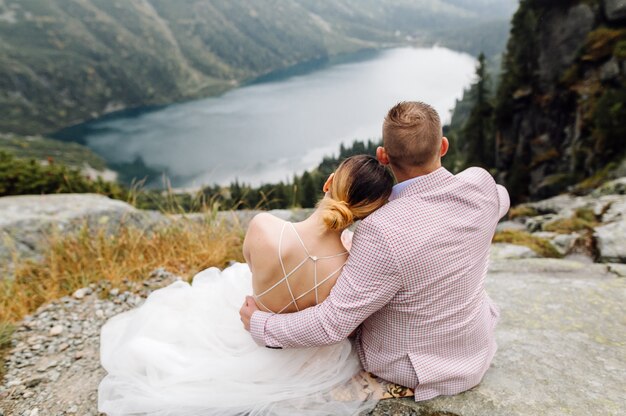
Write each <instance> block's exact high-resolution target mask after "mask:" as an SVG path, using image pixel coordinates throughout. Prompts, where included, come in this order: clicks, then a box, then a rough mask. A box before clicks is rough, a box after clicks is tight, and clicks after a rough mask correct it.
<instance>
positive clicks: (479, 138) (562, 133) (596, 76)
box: [448, 0, 626, 201]
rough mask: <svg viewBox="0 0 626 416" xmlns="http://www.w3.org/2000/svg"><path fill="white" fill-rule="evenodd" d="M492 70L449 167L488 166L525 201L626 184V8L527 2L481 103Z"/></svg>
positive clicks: (610, 2)
mask: <svg viewBox="0 0 626 416" xmlns="http://www.w3.org/2000/svg"><path fill="white" fill-rule="evenodd" d="M484 69H485V68H482V69H481V68H479V69H478V71H477V73H478V75H479V76H478V77H477V82H476V84H475V85H474V86H473V87H472V88H471V89H470V90H469V91H468V93H467V94H466V98H465V100H464V101H462V102H460V103H459V105H458V106H457V110H456V111H455V116H453V123H452V126H451V127H450V129H449V131H448V133H449V134H450V135H451V136H452V137H454V138H455V139H456V141H455V143H454V144H455V146H456V147H455V148H453V149H454V150H457V153H453V154H452V155H451V158H449V160H448V165H449V166H456V167H458V168H463V167H464V166H466V165H468V164H477V163H478V164H482V165H483V166H484V167H486V168H489V169H491V170H492V171H493V173H495V174H497V175H498V177H499V180H500V181H501V182H503V183H505V184H506V185H507V186H508V188H509V190H510V193H511V195H513V196H514V199H515V200H517V201H522V200H527V199H538V198H545V197H548V196H552V195H555V194H557V193H560V192H563V191H566V190H572V191H574V192H578V193H584V192H587V191H589V190H591V189H593V188H594V187H595V186H597V185H599V184H600V183H602V182H603V181H604V180H606V179H611V178H614V177H618V176H623V175H626V151H625V150H624V149H625V148H624V140H625V138H626V125H625V124H624V120H626V3H624V2H623V1H618V0H559V1H552V2H546V1H540V0H522V2H521V4H520V7H519V10H518V11H517V12H516V13H515V15H514V17H513V20H512V23H511V34H510V37H509V41H508V46H507V49H506V52H505V55H504V58H503V63H502V73H501V76H500V79H499V82H498V85H497V87H496V88H495V90H496V92H495V94H492V95H491V96H488V95H490V94H488V93H487V94H483V95H482V98H480V99H479V98H478V95H477V94H476V91H477V89H478V88H479V87H480V88H482V89H483V90H484V89H485V88H486V90H487V91H491V90H492V88H491V87H489V84H490V80H489V76H488V75H487V74H486V72H485V71H484ZM492 75H493V74H492ZM491 78H492V80H491V81H493V76H492V77H491ZM491 85H493V83H491ZM461 119H464V121H463V122H461ZM450 159H452V160H450Z"/></svg>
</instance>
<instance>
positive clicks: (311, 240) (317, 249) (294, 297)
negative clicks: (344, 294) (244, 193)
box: [244, 214, 348, 313]
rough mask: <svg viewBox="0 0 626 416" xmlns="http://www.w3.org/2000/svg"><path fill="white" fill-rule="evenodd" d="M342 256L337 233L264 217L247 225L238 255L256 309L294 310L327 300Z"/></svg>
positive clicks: (340, 266) (255, 219)
mask: <svg viewBox="0 0 626 416" xmlns="http://www.w3.org/2000/svg"><path fill="white" fill-rule="evenodd" d="M347 255H348V253H347V251H346V249H345V248H344V246H343V245H342V243H341V238H340V235H339V234H338V233H326V234H323V235H319V234H317V233H315V232H311V229H310V228H307V227H305V226H303V225H302V223H298V224H292V223H289V222H285V221H283V220H281V219H279V218H276V217H274V216H272V215H270V214H260V215H258V216H256V217H255V218H254V220H253V221H252V222H251V223H250V228H249V230H248V233H247V234H246V239H245V241H244V256H245V257H246V261H247V262H248V265H249V267H250V270H251V272H252V287H253V290H254V296H255V299H256V300H257V304H258V306H259V308H261V309H263V310H265V311H268V312H274V313H288V312H296V311H299V310H302V309H305V308H308V307H311V306H314V305H316V304H317V303H319V302H322V301H323V300H324V299H326V297H328V295H329V293H330V290H331V289H332V287H333V286H334V284H335V282H336V280H337V277H338V276H339V275H340V273H341V269H342V268H343V265H344V264H345V262H346V260H347V257H348V256H347Z"/></svg>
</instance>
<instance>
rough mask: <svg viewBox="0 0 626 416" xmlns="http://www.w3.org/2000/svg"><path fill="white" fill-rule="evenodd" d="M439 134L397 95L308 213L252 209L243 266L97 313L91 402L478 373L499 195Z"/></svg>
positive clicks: (132, 406) (124, 408) (461, 380)
mask: <svg viewBox="0 0 626 416" xmlns="http://www.w3.org/2000/svg"><path fill="white" fill-rule="evenodd" d="M442 136H443V135H442V128H441V123H440V119H439V116H438V115H437V113H436V111H435V110H434V109H433V108H432V107H431V106H429V105H427V104H424V103H420V102H402V103H400V104H398V105H396V106H395V107H393V108H392V109H391V110H390V111H389V113H388V114H387V117H386V118H385V121H384V124H383V147H379V148H378V149H377V154H376V158H374V157H371V156H364V155H363V156H354V157H351V158H348V159H346V160H345V161H343V162H342V163H341V165H340V166H339V167H338V168H337V170H336V171H335V172H334V173H333V174H332V175H330V177H329V178H328V180H327V181H326V183H325V184H324V187H323V192H324V197H323V198H322V199H321V200H320V201H319V204H318V206H317V209H316V210H315V212H314V213H313V214H312V215H311V216H310V217H309V218H307V219H306V220H304V221H302V222H299V223H295V224H294V223H291V222H286V221H283V220H281V219H278V218H276V217H273V216H271V215H269V214H260V215H258V216H257V217H255V218H254V219H253V221H252V222H251V224H250V226H249V229H248V232H247V234H246V238H245V241H244V247H243V250H244V257H245V258H246V262H247V263H246V264H234V265H232V266H230V267H228V268H226V269H224V270H223V271H220V270H218V269H216V268H210V269H207V270H204V271H202V272H200V273H198V274H197V275H196V276H195V277H194V279H193V282H192V284H191V285H190V284H188V283H185V282H176V283H173V284H172V285H170V286H168V287H165V288H163V289H160V290H157V291H155V292H154V293H152V294H151V295H150V296H149V297H148V299H147V300H146V302H145V303H144V304H143V305H141V306H140V307H138V308H136V309H135V310H132V311H130V312H126V313H123V314H121V315H118V316H116V317H113V318H112V319H111V320H109V322H107V324H106V325H105V326H104V327H103V329H102V335H101V359H102V365H103V366H104V368H105V369H106V370H107V372H108V375H107V376H106V377H105V378H104V380H103V381H102V382H101V384H100V388H99V410H100V411H102V412H104V413H107V414H109V415H111V416H113V415H132V414H147V415H209V414H210V415H244V414H252V415H262V414H263V415H266V414H267V415H270V414H271V415H282V414H285V415H328V414H354V413H356V412H359V411H362V410H365V409H370V408H372V407H373V405H375V403H376V401H377V400H379V399H381V398H384V397H388V396H393V395H395V396H405V395H414V397H415V400H426V399H430V398H433V397H435V396H438V395H452V394H456V393H459V392H462V391H465V390H467V389H469V388H471V387H473V386H475V385H477V384H478V383H479V382H480V380H481V378H482V377H483V375H484V373H485V371H487V368H488V367H489V365H490V363H491V360H492V358H493V356H494V353H495V351H496V343H495V339H494V328H495V325H496V321H497V319H498V309H497V307H496V306H495V305H494V304H493V302H492V301H491V299H490V298H489V296H488V295H487V294H486V292H485V289H484V279H485V275H486V272H487V266H488V259H489V249H490V243H491V239H492V236H493V233H494V231H495V228H496V224H497V223H498V220H499V219H500V218H501V217H502V216H503V215H504V214H505V213H506V212H507V211H508V208H509V197H508V194H507V192H506V190H505V189H504V188H503V187H501V186H499V185H496V183H495V182H494V180H493V178H492V177H491V176H490V174H489V173H488V172H486V171H485V170H483V169H480V168H470V169H467V170H465V171H463V172H461V173H459V174H457V175H453V174H452V173H450V172H449V171H447V170H446V169H445V168H443V167H442V166H441V158H442V156H444V155H445V154H446V152H447V150H448V140H447V139H446V138H445V137H442ZM394 177H395V181H396V182H397V183H396V184H395V185H394ZM355 220H361V221H360V223H359V224H358V226H357V228H356V231H355V232H354V235H353V237H352V236H351V234H349V233H348V232H347V231H345V230H346V229H347V227H349V226H350V225H351V224H352V223H353V222H354V221H355ZM344 231H345V232H344ZM246 295H250V296H247V297H246ZM244 297H245V302H244V304H243V306H241V301H242V299H243V298H244ZM240 306H241V308H240ZM238 310H239V314H237V311H238ZM242 323H243V325H242ZM248 331H249V332H250V333H248ZM250 335H251V336H250ZM401 386H406V387H401Z"/></svg>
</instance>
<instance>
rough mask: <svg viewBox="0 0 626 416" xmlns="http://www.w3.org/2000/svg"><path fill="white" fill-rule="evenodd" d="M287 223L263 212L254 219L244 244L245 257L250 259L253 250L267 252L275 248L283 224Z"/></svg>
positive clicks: (249, 226)
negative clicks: (266, 250)
mask: <svg viewBox="0 0 626 416" xmlns="http://www.w3.org/2000/svg"><path fill="white" fill-rule="evenodd" d="M284 222H285V221H283V220H281V219H280V218H278V217H275V216H273V215H272V214H269V213H266V212H263V213H260V214H257V215H255V216H254V218H252V220H251V221H250V224H249V225H248V231H247V232H246V237H245V239H244V242H243V250H244V257H246V259H248V258H249V255H250V253H251V251H252V250H265V249H268V248H272V247H275V246H276V244H277V242H278V238H279V234H280V230H281V228H282V224H283V223H284Z"/></svg>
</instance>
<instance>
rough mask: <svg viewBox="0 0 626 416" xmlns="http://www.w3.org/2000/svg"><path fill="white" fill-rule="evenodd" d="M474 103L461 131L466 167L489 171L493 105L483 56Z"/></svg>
mask: <svg viewBox="0 0 626 416" xmlns="http://www.w3.org/2000/svg"><path fill="white" fill-rule="evenodd" d="M476 77H477V80H476V83H475V84H474V85H473V86H472V88H473V89H474V91H475V94H476V95H475V100H476V101H475V103H474V107H473V108H472V111H471V112H470V115H469V118H468V119H467V122H466V123H465V125H464V126H463V129H462V130H461V140H463V153H464V155H465V165H466V166H482V167H484V168H486V169H491V168H493V167H494V165H495V152H496V149H495V140H494V128H493V104H492V103H491V97H490V93H489V91H490V88H489V82H490V79H489V74H488V72H487V63H486V58H485V55H484V54H482V53H481V54H480V55H479V56H478V67H477V68H476Z"/></svg>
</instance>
